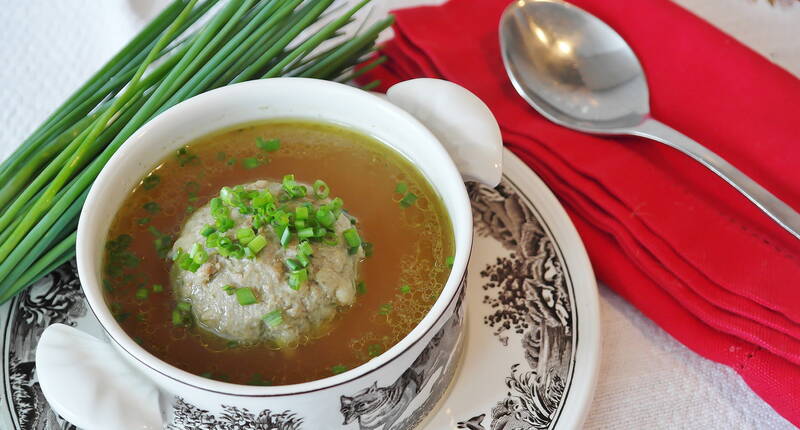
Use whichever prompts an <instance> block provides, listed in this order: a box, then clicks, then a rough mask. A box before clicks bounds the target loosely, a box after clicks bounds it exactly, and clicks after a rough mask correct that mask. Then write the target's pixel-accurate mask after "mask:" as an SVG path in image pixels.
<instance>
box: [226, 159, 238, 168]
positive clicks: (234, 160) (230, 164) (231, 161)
mask: <svg viewBox="0 0 800 430" xmlns="http://www.w3.org/2000/svg"><path fill="white" fill-rule="evenodd" d="M225 164H227V165H229V166H233V165H234V164H236V159H235V158H231V159H230V160H228V162H227V163H225Z"/></svg>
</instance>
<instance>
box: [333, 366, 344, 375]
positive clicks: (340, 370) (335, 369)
mask: <svg viewBox="0 0 800 430" xmlns="http://www.w3.org/2000/svg"><path fill="white" fill-rule="evenodd" d="M346 371H347V366H345V365H343V364H337V365H335V366H333V367H331V373H333V374H334V375H338V374H340V373H344V372H346Z"/></svg>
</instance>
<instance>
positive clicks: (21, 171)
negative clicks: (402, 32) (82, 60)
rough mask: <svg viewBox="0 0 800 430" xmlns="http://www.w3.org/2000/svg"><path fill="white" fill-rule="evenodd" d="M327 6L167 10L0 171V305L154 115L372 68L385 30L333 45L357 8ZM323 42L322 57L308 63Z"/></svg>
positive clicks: (46, 264)
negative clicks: (253, 83) (232, 90)
mask: <svg viewBox="0 0 800 430" xmlns="http://www.w3.org/2000/svg"><path fill="white" fill-rule="evenodd" d="M333 1H334V0H227V1H223V2H220V1H219V0H203V1H199V0H175V1H173V2H172V3H171V4H170V5H169V6H168V7H167V8H166V9H164V11H163V12H162V13H161V14H160V15H158V16H157V17H156V18H155V19H154V20H153V21H152V22H151V23H150V24H148V25H147V26H146V27H145V28H144V29H143V30H142V31H141V33H139V34H138V35H137V36H136V37H134V38H133V40H131V41H130V42H129V43H128V45H126V46H125V47H124V48H123V49H122V50H121V51H120V52H119V53H118V54H117V55H116V56H114V57H113V58H112V59H111V60H110V61H109V62H108V63H107V64H106V65H105V66H103V67H102V68H101V69H100V70H99V71H98V72H97V73H96V74H95V75H94V76H93V77H91V78H90V79H89V80H88V81H87V82H86V83H85V84H84V85H83V86H82V87H80V88H79V89H78V90H77V91H76V92H75V94H73V95H72V96H71V97H70V98H69V99H68V100H67V101H66V102H65V103H64V104H63V105H62V106H61V107H59V108H58V109H57V110H56V111H55V112H54V113H53V114H52V115H51V116H50V117H49V118H48V119H47V120H46V121H45V122H44V123H43V124H41V125H40V126H39V128H38V129H36V130H35V131H34V132H33V134H32V135H31V136H30V137H28V138H27V139H26V140H25V141H24V142H22V144H21V145H20V146H19V148H18V149H17V150H16V151H15V152H14V153H13V154H12V155H11V156H10V157H8V158H7V159H6V160H4V161H3V162H2V164H0V303H2V302H5V301H7V300H8V299H10V298H11V297H13V296H14V294H16V293H17V292H18V291H20V290H21V289H22V288H24V287H25V286H27V285H30V284H31V283H32V282H34V281H36V280H37V279H39V278H41V277H42V276H44V275H46V274H47V273H49V272H50V271H52V270H53V269H54V268H56V267H58V266H59V265H61V264H63V263H64V262H66V261H68V260H69V259H71V258H72V257H73V256H74V254H75V250H74V247H75V237H76V233H75V230H76V226H77V222H78V214H79V212H80V210H81V207H82V205H83V202H84V200H85V199H86V195H87V193H88V190H89V187H90V186H91V184H92V182H93V181H94V179H95V178H96V177H97V175H98V173H99V172H100V170H101V169H102V168H103V166H104V165H105V164H106V162H107V161H108V160H109V158H110V157H111V156H112V155H113V154H114V152H115V151H116V150H117V149H118V148H119V146H120V145H121V144H122V143H123V142H124V141H125V140H126V139H127V138H128V137H130V136H131V135H132V134H133V133H134V132H135V131H136V130H137V129H138V128H139V127H141V126H142V125H143V124H145V123H146V122H147V121H149V120H150V119H152V118H153V117H154V116H156V115H158V114H159V113H160V112H163V111H164V110H166V109H167V108H169V107H171V106H173V105H175V104H177V103H179V102H181V101H183V100H185V99H187V98H189V97H192V96H194V95H196V94H200V93H202V92H205V91H208V90H211V89H214V88H218V87H221V86H225V85H228V84H232V83H236V82H242V81H247V80H252V79H260V78H271V77H277V76H301V77H314V78H321V79H335V80H338V81H341V82H343V81H346V80H350V79H353V78H355V77H358V76H359V75H360V74H361V73H364V72H365V71H366V70H368V69H370V68H372V67H374V66H376V65H377V64H378V62H379V60H376V61H374V62H372V63H370V64H366V65H365V66H364V67H362V68H360V69H358V70H356V69H355V68H354V65H355V64H357V63H359V62H360V61H361V59H362V58H364V57H365V56H366V55H368V54H369V53H371V52H372V51H373V50H374V43H375V39H376V37H377V35H378V33H380V31H381V30H383V29H384V28H386V27H388V26H389V25H390V24H391V22H392V18H391V17H390V18H387V19H385V20H383V21H380V22H378V23H376V24H375V25H373V26H372V27H370V28H368V29H365V30H364V31H362V32H361V33H360V34H358V35H356V36H354V37H351V38H349V39H346V40H343V41H339V33H338V31H339V30H340V29H341V28H342V27H344V26H345V25H347V24H348V23H350V22H351V21H352V17H353V14H355V12H356V11H358V10H359V9H360V8H362V7H363V6H364V5H366V4H367V3H368V2H369V0H363V1H362V2H360V3H358V4H357V5H355V6H354V7H353V8H352V9H350V10H347V11H345V12H343V13H342V14H341V15H339V16H336V17H331V19H330V20H328V19H327V18H328V17H325V16H323V14H324V13H325V11H326V10H327V9H328V8H329V7H330V6H331V4H332V3H333ZM217 3H222V4H220V5H219V7H216V8H215V7H214V6H215V5H216V4H217ZM212 8H213V11H212ZM201 19H203V22H204V24H203V25H202V26H200V27H199V28H198V26H197V25H194V24H195V23H197V22H198V21H199V20H201ZM323 21H325V22H326V23H325V24H324V25H323ZM315 23H317V25H314V24H315ZM331 39H333V40H331ZM325 41H329V42H328V43H333V46H332V47H330V48H327V49H325V50H322V51H321V52H318V51H319V50H318V49H316V48H317V47H319V46H320V44H322V43H323V42H325ZM337 41H338V43H336V42H337Z"/></svg>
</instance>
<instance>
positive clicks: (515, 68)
mask: <svg viewBox="0 0 800 430" xmlns="http://www.w3.org/2000/svg"><path fill="white" fill-rule="evenodd" d="M499 33H500V52H501V53H502V56H503V62H504V64H505V67H506V71H507V72H508V76H509V78H510V79H511V83H512V84H513V85H514V88H516V90H517V92H518V93H519V94H520V95H521V96H522V97H523V98H524V99H525V100H526V101H527V102H528V103H529V104H530V105H531V106H533V107H534V108H535V109H536V110H537V111H538V112H539V113H541V114H542V115H543V116H545V117H546V118H548V119H549V120H551V121H553V122H555V123H557V124H560V125H563V126H565V127H568V128H572V129H575V130H579V131H583V132H588V133H595V134H628V135H634V136H640V137H645V138H648V139H652V140H655V141H658V142H661V143H664V144H666V145H669V146H671V147H672V148H675V149H677V150H679V151H681V152H683V153H684V154H686V155H688V156H690V157H692V158H693V159H695V160H696V161H698V162H700V163H701V164H703V165H704V166H706V167H707V168H708V169H709V170H711V171H712V172H714V173H716V174H717V175H719V176H720V177H721V178H722V179H724V180H725V181H726V182H728V183H729V184H730V185H731V186H733V187H734V188H735V189H736V190H737V191H739V192H740V193H742V194H743V195H744V196H745V197H747V198H748V199H749V200H750V201H751V202H752V203H753V204H755V205H756V206H758V208H760V209H761V210H762V211H763V212H764V213H765V214H767V215H768V216H769V217H771V218H772V219H773V220H774V221H775V222H777V223H778V224H779V225H780V226H781V227H783V228H784V229H786V230H787V231H788V232H789V233H791V234H792V235H794V236H795V237H796V238H798V239H800V214H798V213H797V211H795V210H794V209H792V208H791V207H790V206H789V205H787V204H786V203H784V202H783V201H781V200H780V199H778V198H777V197H776V196H775V195H773V194H772V193H770V192H769V191H768V190H766V189H765V188H764V187H762V186H761V185H759V184H758V183H756V182H755V181H754V180H753V179H751V178H749V177H748V176H747V175H745V174H744V173H742V172H741V171H739V170H738V169H737V168H736V167H734V166H733V165H731V164H730V163H728V162H727V161H725V160H724V159H723V158H722V157H720V156H719V155H717V154H715V153H714V152H712V151H710V150H709V149H708V148H706V147H704V146H703V145H701V144H699V143H697V142H695V141H694V140H692V139H690V138H689V137H687V136H685V135H683V134H681V133H680V132H678V131H676V130H674V129H672V128H670V127H669V126H667V125H665V124H663V123H661V122H659V121H657V120H655V119H653V118H652V117H651V116H650V106H649V92H648V88H647V80H646V78H645V73H644V70H643V69H642V66H641V64H640V63H639V60H638V59H637V57H636V54H635V53H634V52H633V50H632V49H631V48H630V46H628V44H627V43H626V42H625V40H624V39H623V38H622V37H621V36H620V35H619V34H618V33H617V32H616V31H614V29H613V28H611V27H609V26H608V25H607V24H606V23H604V22H603V21H601V20H600V19H598V18H597V17H595V16H594V15H592V14H590V13H588V12H586V11H585V10H583V9H580V8H578V7H576V6H573V5H571V4H569V3H567V2H564V1H560V0H515V1H514V2H513V3H511V4H510V5H509V6H508V7H507V8H506V10H505V12H504V13H503V16H502V18H501V20H500V30H499Z"/></svg>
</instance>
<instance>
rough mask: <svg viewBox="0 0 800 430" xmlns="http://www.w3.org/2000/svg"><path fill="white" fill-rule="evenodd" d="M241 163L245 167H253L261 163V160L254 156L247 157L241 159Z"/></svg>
mask: <svg viewBox="0 0 800 430" xmlns="http://www.w3.org/2000/svg"><path fill="white" fill-rule="evenodd" d="M242 165H243V166H244V168H245V169H255V168H256V167H258V166H260V165H261V162H260V161H258V159H257V158H255V157H248V158H245V159H244V160H242Z"/></svg>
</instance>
